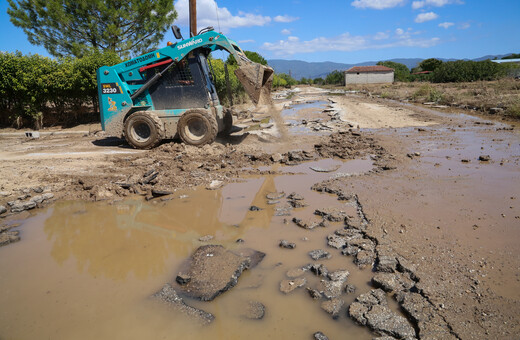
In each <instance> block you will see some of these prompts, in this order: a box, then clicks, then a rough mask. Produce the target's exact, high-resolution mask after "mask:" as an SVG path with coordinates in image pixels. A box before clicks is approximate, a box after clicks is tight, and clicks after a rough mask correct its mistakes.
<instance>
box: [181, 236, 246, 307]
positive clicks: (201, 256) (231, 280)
mask: <svg viewBox="0 0 520 340" xmlns="http://www.w3.org/2000/svg"><path fill="white" fill-rule="evenodd" d="M250 264H251V258H249V257H245V256H240V255H237V254H235V253H233V252H231V251H229V250H226V249H225V248H224V247H222V246H220V245H206V246H202V247H199V248H198V249H197V250H196V251H195V252H194V253H193V254H192V256H191V257H190V258H189V260H188V263H187V264H186V269H185V270H182V272H183V273H186V275H188V276H189V277H190V278H191V280H190V282H188V283H186V284H185V285H183V286H181V287H180V289H181V290H182V292H183V293H184V294H186V295H188V296H190V297H193V298H197V299H200V300H203V301H211V300H213V299H214V298H215V297H217V296H218V295H220V294H222V293H224V292H225V291H227V290H229V289H231V288H232V287H234V286H235V285H236V284H237V282H238V278H239V277H240V275H241V274H242V271H244V270H245V269H247V268H249V266H250Z"/></svg>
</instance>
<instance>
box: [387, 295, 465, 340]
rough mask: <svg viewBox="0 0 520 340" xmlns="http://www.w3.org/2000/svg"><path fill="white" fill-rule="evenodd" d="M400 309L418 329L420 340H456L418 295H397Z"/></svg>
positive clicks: (430, 307)
mask: <svg viewBox="0 0 520 340" xmlns="http://www.w3.org/2000/svg"><path fill="white" fill-rule="evenodd" d="M397 300H398V301H399V303H400V305H401V308H402V309H403V310H404V311H405V312H406V313H407V314H408V315H409V316H410V318H411V319H412V320H413V321H414V322H415V323H416V324H417V326H418V328H419V338H420V339H457V337H455V336H454V335H453V334H451V332H450V329H449V326H448V325H447V324H446V322H445V321H444V318H443V317H441V316H440V315H439V314H438V313H437V311H436V310H435V308H434V307H433V306H432V304H431V303H430V302H428V300H426V299H425V298H424V297H423V296H422V295H420V294H418V293H411V292H401V293H399V294H398V295H397Z"/></svg>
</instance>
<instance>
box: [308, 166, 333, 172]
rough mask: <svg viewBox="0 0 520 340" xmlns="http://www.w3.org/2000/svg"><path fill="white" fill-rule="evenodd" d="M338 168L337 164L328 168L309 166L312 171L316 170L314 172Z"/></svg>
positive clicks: (330, 170)
mask: <svg viewBox="0 0 520 340" xmlns="http://www.w3.org/2000/svg"><path fill="white" fill-rule="evenodd" d="M339 168H340V166H339V165H337V166H333V167H330V168H326V169H325V168H320V167H316V166H310V167H309V169H311V170H312V171H316V172H334V171H336V170H338V169H339Z"/></svg>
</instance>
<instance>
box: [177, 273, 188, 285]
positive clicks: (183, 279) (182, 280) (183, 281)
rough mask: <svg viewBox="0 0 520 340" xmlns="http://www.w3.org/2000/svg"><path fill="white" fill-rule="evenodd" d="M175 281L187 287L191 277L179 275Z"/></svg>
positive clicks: (183, 274)
mask: <svg viewBox="0 0 520 340" xmlns="http://www.w3.org/2000/svg"><path fill="white" fill-rule="evenodd" d="M175 281H177V283H178V284H180V285H185V284H187V283H189V282H190V281H191V276H189V275H188V274H185V273H179V275H177V277H176V278H175Z"/></svg>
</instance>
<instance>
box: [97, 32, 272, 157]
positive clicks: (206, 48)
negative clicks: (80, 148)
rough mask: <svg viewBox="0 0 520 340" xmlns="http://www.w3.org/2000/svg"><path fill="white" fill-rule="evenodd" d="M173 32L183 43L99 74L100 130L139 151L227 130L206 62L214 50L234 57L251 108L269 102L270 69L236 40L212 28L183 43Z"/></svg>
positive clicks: (209, 138) (227, 117)
mask: <svg viewBox="0 0 520 340" xmlns="http://www.w3.org/2000/svg"><path fill="white" fill-rule="evenodd" d="M172 31H173V34H174V35H175V37H176V38H177V39H178V40H179V39H180V40H181V41H179V42H177V43H174V44H172V43H168V46H166V47H164V48H161V49H158V50H156V51H153V52H150V53H147V54H144V55H142V56H139V57H136V58H133V59H130V60H128V61H125V62H122V63H120V64H117V65H115V66H103V67H101V68H99V69H98V70H97V82H98V94H99V111H100V114H101V125H102V127H103V130H104V131H106V133H107V135H109V136H116V137H124V138H125V139H126V140H127V142H128V143H129V144H130V145H132V146H133V147H135V148H138V149H150V148H153V147H155V146H157V145H158V144H159V143H160V142H161V140H163V139H171V138H175V137H177V136H178V137H180V139H181V140H182V141H183V142H184V143H186V144H190V145H196V146H201V145H205V144H209V143H212V142H213V141H214V140H215V138H216V136H217V134H218V133H219V132H229V131H230V130H231V127H232V124H233V118H232V115H231V111H230V110H229V109H224V108H223V107H222V106H221V105H220V101H219V98H218V96H217V91H216V88H215V84H214V81H213V74H212V72H211V68H210V64H209V63H208V56H209V54H210V53H211V52H213V51H216V50H225V51H227V52H229V53H230V54H232V55H233V57H234V58H235V59H236V61H237V64H238V69H237V70H236V71H235V74H236V76H237V78H238V79H239V81H240V82H241V83H242V85H243V86H244V88H245V90H246V92H247V93H248V95H249V96H250V97H251V100H252V101H253V102H254V103H255V104H259V103H260V104H267V103H269V102H270V93H271V85H272V81H273V73H274V72H273V69H272V68H270V67H266V66H263V65H260V64H257V63H254V62H252V61H251V60H249V59H248V58H247V57H246V55H245V53H244V52H243V51H242V49H241V48H240V47H239V46H238V45H237V43H236V42H234V41H233V40H231V39H228V38H227V37H226V36H225V35H223V34H221V33H217V32H215V31H214V30H213V28H212V27H207V28H204V29H202V30H201V31H200V32H199V33H198V34H197V35H195V36H193V37H191V38H190V39H186V40H184V39H183V38H182V35H181V33H180V30H179V28H178V27H176V26H173V27H172Z"/></svg>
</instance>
